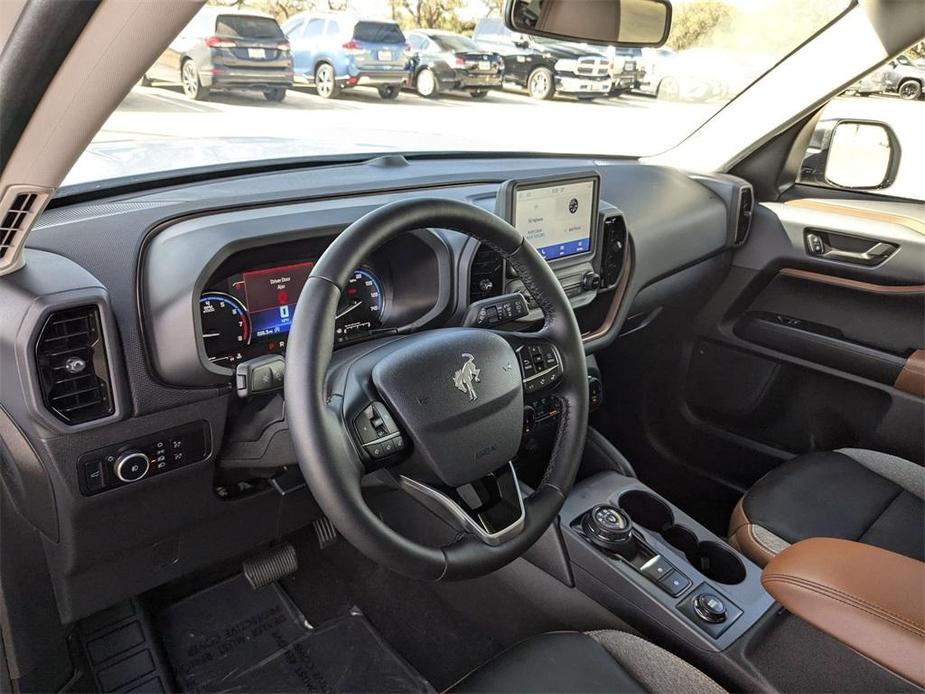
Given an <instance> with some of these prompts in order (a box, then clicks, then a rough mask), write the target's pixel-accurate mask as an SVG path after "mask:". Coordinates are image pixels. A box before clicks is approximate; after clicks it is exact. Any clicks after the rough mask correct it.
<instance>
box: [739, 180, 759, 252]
mask: <svg viewBox="0 0 925 694" xmlns="http://www.w3.org/2000/svg"><path fill="white" fill-rule="evenodd" d="M754 211H755V194H754V193H753V192H752V189H751V186H745V187H743V188H742V189H741V190H740V191H739V209H738V212H737V215H736V234H735V245H736V246H741V245H742V244H743V243H745V239H746V238H748V231H749V229H751V227H752V213H753V212H754Z"/></svg>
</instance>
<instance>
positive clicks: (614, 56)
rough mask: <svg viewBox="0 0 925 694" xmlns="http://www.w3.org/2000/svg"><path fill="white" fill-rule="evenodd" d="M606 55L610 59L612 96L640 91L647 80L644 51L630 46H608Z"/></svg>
mask: <svg viewBox="0 0 925 694" xmlns="http://www.w3.org/2000/svg"><path fill="white" fill-rule="evenodd" d="M604 54H605V55H606V56H607V57H608V58H610V77H611V79H612V80H613V85H612V86H611V88H610V93H611V95H612V96H620V95H621V94H626V93H627V92H630V91H634V90H638V89H639V87H640V85H641V84H642V82H643V80H644V79H645V74H646V70H645V66H644V64H643V58H642V49H641V48H633V47H630V46H608V47H607V49H606V50H605V52H604Z"/></svg>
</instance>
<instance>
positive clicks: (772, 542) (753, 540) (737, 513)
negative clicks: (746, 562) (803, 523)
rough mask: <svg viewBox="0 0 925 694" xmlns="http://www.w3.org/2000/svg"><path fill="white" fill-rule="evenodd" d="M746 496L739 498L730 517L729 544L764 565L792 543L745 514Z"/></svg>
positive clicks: (758, 563)
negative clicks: (753, 521)
mask: <svg viewBox="0 0 925 694" xmlns="http://www.w3.org/2000/svg"><path fill="white" fill-rule="evenodd" d="M744 501H745V497H742V498H741V499H739V503H737V504H736V507H735V509H734V510H733V511H732V517H731V518H730V519H729V544H730V545H732V546H733V547H735V548H736V549H737V550H739V551H740V552H742V554H744V555H745V556H746V557H748V558H749V559H751V560H752V561H753V562H755V563H756V564H757V565H758V566H761V567H764V566H765V565H766V564H767V563H768V562H769V561H771V560H772V559H773V558H774V557H775V556H777V555H778V554H779V553H780V552H782V551H783V550H785V549H787V547H789V546H790V543H789V542H787V541H786V540H784V539H782V538H780V537H778V536H777V535H775V534H774V533H772V532H771V531H770V530H768V529H767V528H764V527H762V526H760V525H756V524H755V523H752V522H751V521H750V520H749V519H748V516H746V515H745V504H744V503H743V502H744Z"/></svg>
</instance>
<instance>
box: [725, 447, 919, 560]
mask: <svg viewBox="0 0 925 694" xmlns="http://www.w3.org/2000/svg"><path fill="white" fill-rule="evenodd" d="M923 497H925V468H923V467H922V466H921V465H917V464H915V463H912V462H910V461H908V460H903V459H902V458H897V457H896V456H892V455H887V454H885V453H878V452H876V451H869V450H864V449H858V448H851V449H847V448H846V449H841V450H839V451H828V452H819V453H808V454H806V455H801V456H797V457H796V458H793V459H792V460H789V461H787V462H786V463H784V464H783V465H781V466H779V467H777V468H775V469H774V470H772V471H771V472H769V473H768V474H767V475H765V476H764V477H763V478H762V479H761V480H759V481H758V483H757V484H755V486H753V487H752V488H751V489H750V490H749V491H748V492H747V493H746V494H745V496H743V497H742V500H741V501H739V503H738V505H737V506H736V508H735V511H733V514H732V518H731V520H730V523H729V542H730V544H732V545H733V546H734V547H737V548H738V549H739V550H740V551H742V553H743V554H745V555H747V556H748V557H749V558H750V559H752V561H754V562H755V563H756V564H758V565H759V566H764V565H766V564H767V563H768V562H769V561H770V560H771V559H773V558H774V556H775V555H777V554H778V553H779V552H781V551H783V550H784V549H786V548H787V547H789V546H790V545H791V544H793V543H795V542H799V541H801V540H806V539H808V538H812V537H831V538H838V539H842V540H853V541H855V542H860V543H863V544H867V545H873V546H875V547H880V548H882V549H886V550H889V551H891V552H896V553H897V554H901V555H905V556H907V557H911V558H912V559H917V560H919V561H925V502H923Z"/></svg>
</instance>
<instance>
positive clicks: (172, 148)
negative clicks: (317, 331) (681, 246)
mask: <svg viewBox="0 0 925 694" xmlns="http://www.w3.org/2000/svg"><path fill="white" fill-rule="evenodd" d="M849 2H850V0H760V1H757V0H675V2H674V3H673V4H674V21H673V23H672V29H671V33H670V35H669V38H668V41H667V44H666V45H665V47H664V48H659V49H643V50H634V49H630V50H627V49H623V48H618V47H613V46H611V47H607V46H591V45H587V44H579V43H568V42H562V41H552V40H547V39H537V38H535V37H528V36H523V35H520V34H516V33H513V32H511V31H509V30H508V29H507V28H506V27H505V26H504V24H503V22H502V20H501V19H500V12H501V8H502V5H503V2H502V0H420V2H415V3H401V2H395V1H393V0H340V1H338V2H337V3H332V5H334V4H336V5H337V6H338V8H339V9H343V10H344V12H328V13H324V14H318V13H312V12H309V11H300V10H309V9H311V7H314V4H313V3H309V2H302V1H301V0H285V1H284V0H241V1H239V2H237V3H235V7H236V8H237V12H242V11H243V12H247V11H250V12H260V13H261V14H266V15H268V17H256V16H253V15H242V14H237V13H236V12H229V11H228V10H227V8H228V2H227V0H224V1H223V3H219V2H218V0H216V1H215V2H214V3H213V4H214V6H206V7H204V8H203V9H202V10H201V12H200V15H204V14H205V15H209V17H211V18H214V19H213V20H212V21H211V22H210V21H196V20H194V21H192V22H190V23H189V25H188V26H187V28H186V29H184V31H183V32H181V35H180V36H178V37H177V38H176V39H175V40H174V41H173V42H172V43H171V44H170V46H168V47H165V49H164V52H163V54H162V55H161V56H160V57H159V58H158V59H157V60H156V61H155V62H154V63H153V64H152V65H151V66H150V68H148V70H147V71H146V72H145V74H144V77H143V78H142V79H141V81H140V82H139V83H138V84H137V85H136V86H135V87H134V88H133V89H132V90H131V92H130V93H129V94H128V96H127V97H126V98H125V100H124V101H123V102H122V104H121V105H120V106H119V107H118V108H117V109H116V111H115V112H114V113H113V114H112V115H111V117H110V118H109V119H108V120H107V122H106V123H105V125H104V126H103V128H102V129H101V130H100V131H99V133H98V134H97V135H96V137H95V138H94V139H93V142H92V143H91V144H90V145H89V146H88V148H87V150H86V151H85V152H84V153H83V155H82V156H81V157H80V159H79V160H78V162H77V163H76V164H75V166H74V167H73V169H72V170H71V172H70V174H69V175H68V177H67V178H66V180H65V182H64V183H65V186H67V185H72V184H80V183H87V182H94V183H96V182H99V181H107V180H116V179H120V178H125V177H130V176H138V175H145V174H157V175H163V176H164V177H169V176H170V174H171V173H172V172H176V171H180V170H184V169H190V168H197V167H203V166H215V165H229V164H237V163H243V162H249V163H253V162H266V161H272V160H274V159H291V158H293V157H296V158H310V157H316V156H332V155H335V156H337V155H346V156H349V157H366V156H375V155H378V154H383V153H388V152H402V153H412V154H413V153H415V152H448V151H456V152H458V151H463V152H486V153H518V152H528V153H537V152H544V153H545V152H548V153H564V154H588V155H602V156H604V155H608V156H612V155H619V156H644V155H651V154H657V153H659V152H662V151H665V150H666V149H668V148H670V147H672V146H674V145H676V144H678V143H679V142H681V141H682V140H683V139H685V138H686V137H687V136H688V135H689V134H690V133H691V132H693V131H694V130H695V129H697V128H698V127H699V126H700V125H701V124H703V123H704V122H705V121H706V120H708V119H709V118H710V117H711V116H712V115H713V114H715V113H716V112H717V111H718V110H719V109H721V108H723V107H724V106H725V105H726V104H727V103H729V102H730V101H731V100H732V99H734V98H735V97H736V96H737V95H738V94H739V93H741V92H742V91H743V90H744V89H746V88H747V87H748V86H749V85H750V84H751V83H752V82H753V81H755V80H756V79H757V78H759V77H760V76H761V75H762V74H763V73H764V72H766V71H767V70H769V69H771V68H772V67H773V66H774V65H775V64H776V63H777V62H779V61H780V60H781V59H783V58H784V57H785V56H786V55H787V54H789V53H790V52H792V51H793V50H795V49H796V48H797V47H798V46H799V45H800V44H802V43H804V42H805V41H807V40H809V39H810V38H811V37H812V36H813V34H815V33H816V32H818V31H819V30H820V29H822V28H824V27H825V26H826V25H827V24H828V23H830V22H831V21H833V20H834V19H836V18H837V17H838V15H839V14H840V13H841V12H842V11H844V10H845V9H846V8H847V6H848V5H849ZM226 12H227V14H226ZM393 20H394V21H393ZM281 26H282V27H285V32H284V31H283V30H282V29H281V28H280V27H281ZM350 27H352V28H353V31H352V32H350V31H349V28H350ZM417 28H429V29H436V30H440V31H441V32H447V34H446V35H444V34H440V35H435V41H436V42H437V43H440V44H442V45H444V46H447V47H448V48H449V49H450V50H449V51H447V52H445V53H442V54H434V53H433V52H429V53H428V52H425V51H422V50H420V49H421V48H422V43H421V41H420V39H419V37H416V36H415V35H414V34H410V35H408V38H407V39H406V33H407V32H411V31H412V30H413V29H417ZM345 31H346V32H347V33H346V34H345V33H344V32H345ZM453 34H456V35H458V36H460V37H461V38H456V37H455V36H453ZM261 38H263V39H267V38H268V39H274V40H275V39H279V41H278V42H277V43H274V42H266V41H264V43H258V44H255V43H254V41H253V39H261ZM472 48H475V49H476V50H477V52H476V53H474V54H473V53H470V52H469V51H470V50H471V49H472ZM456 50H460V51H466V55H456V56H453V55H452V52H453V51H456Z"/></svg>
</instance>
